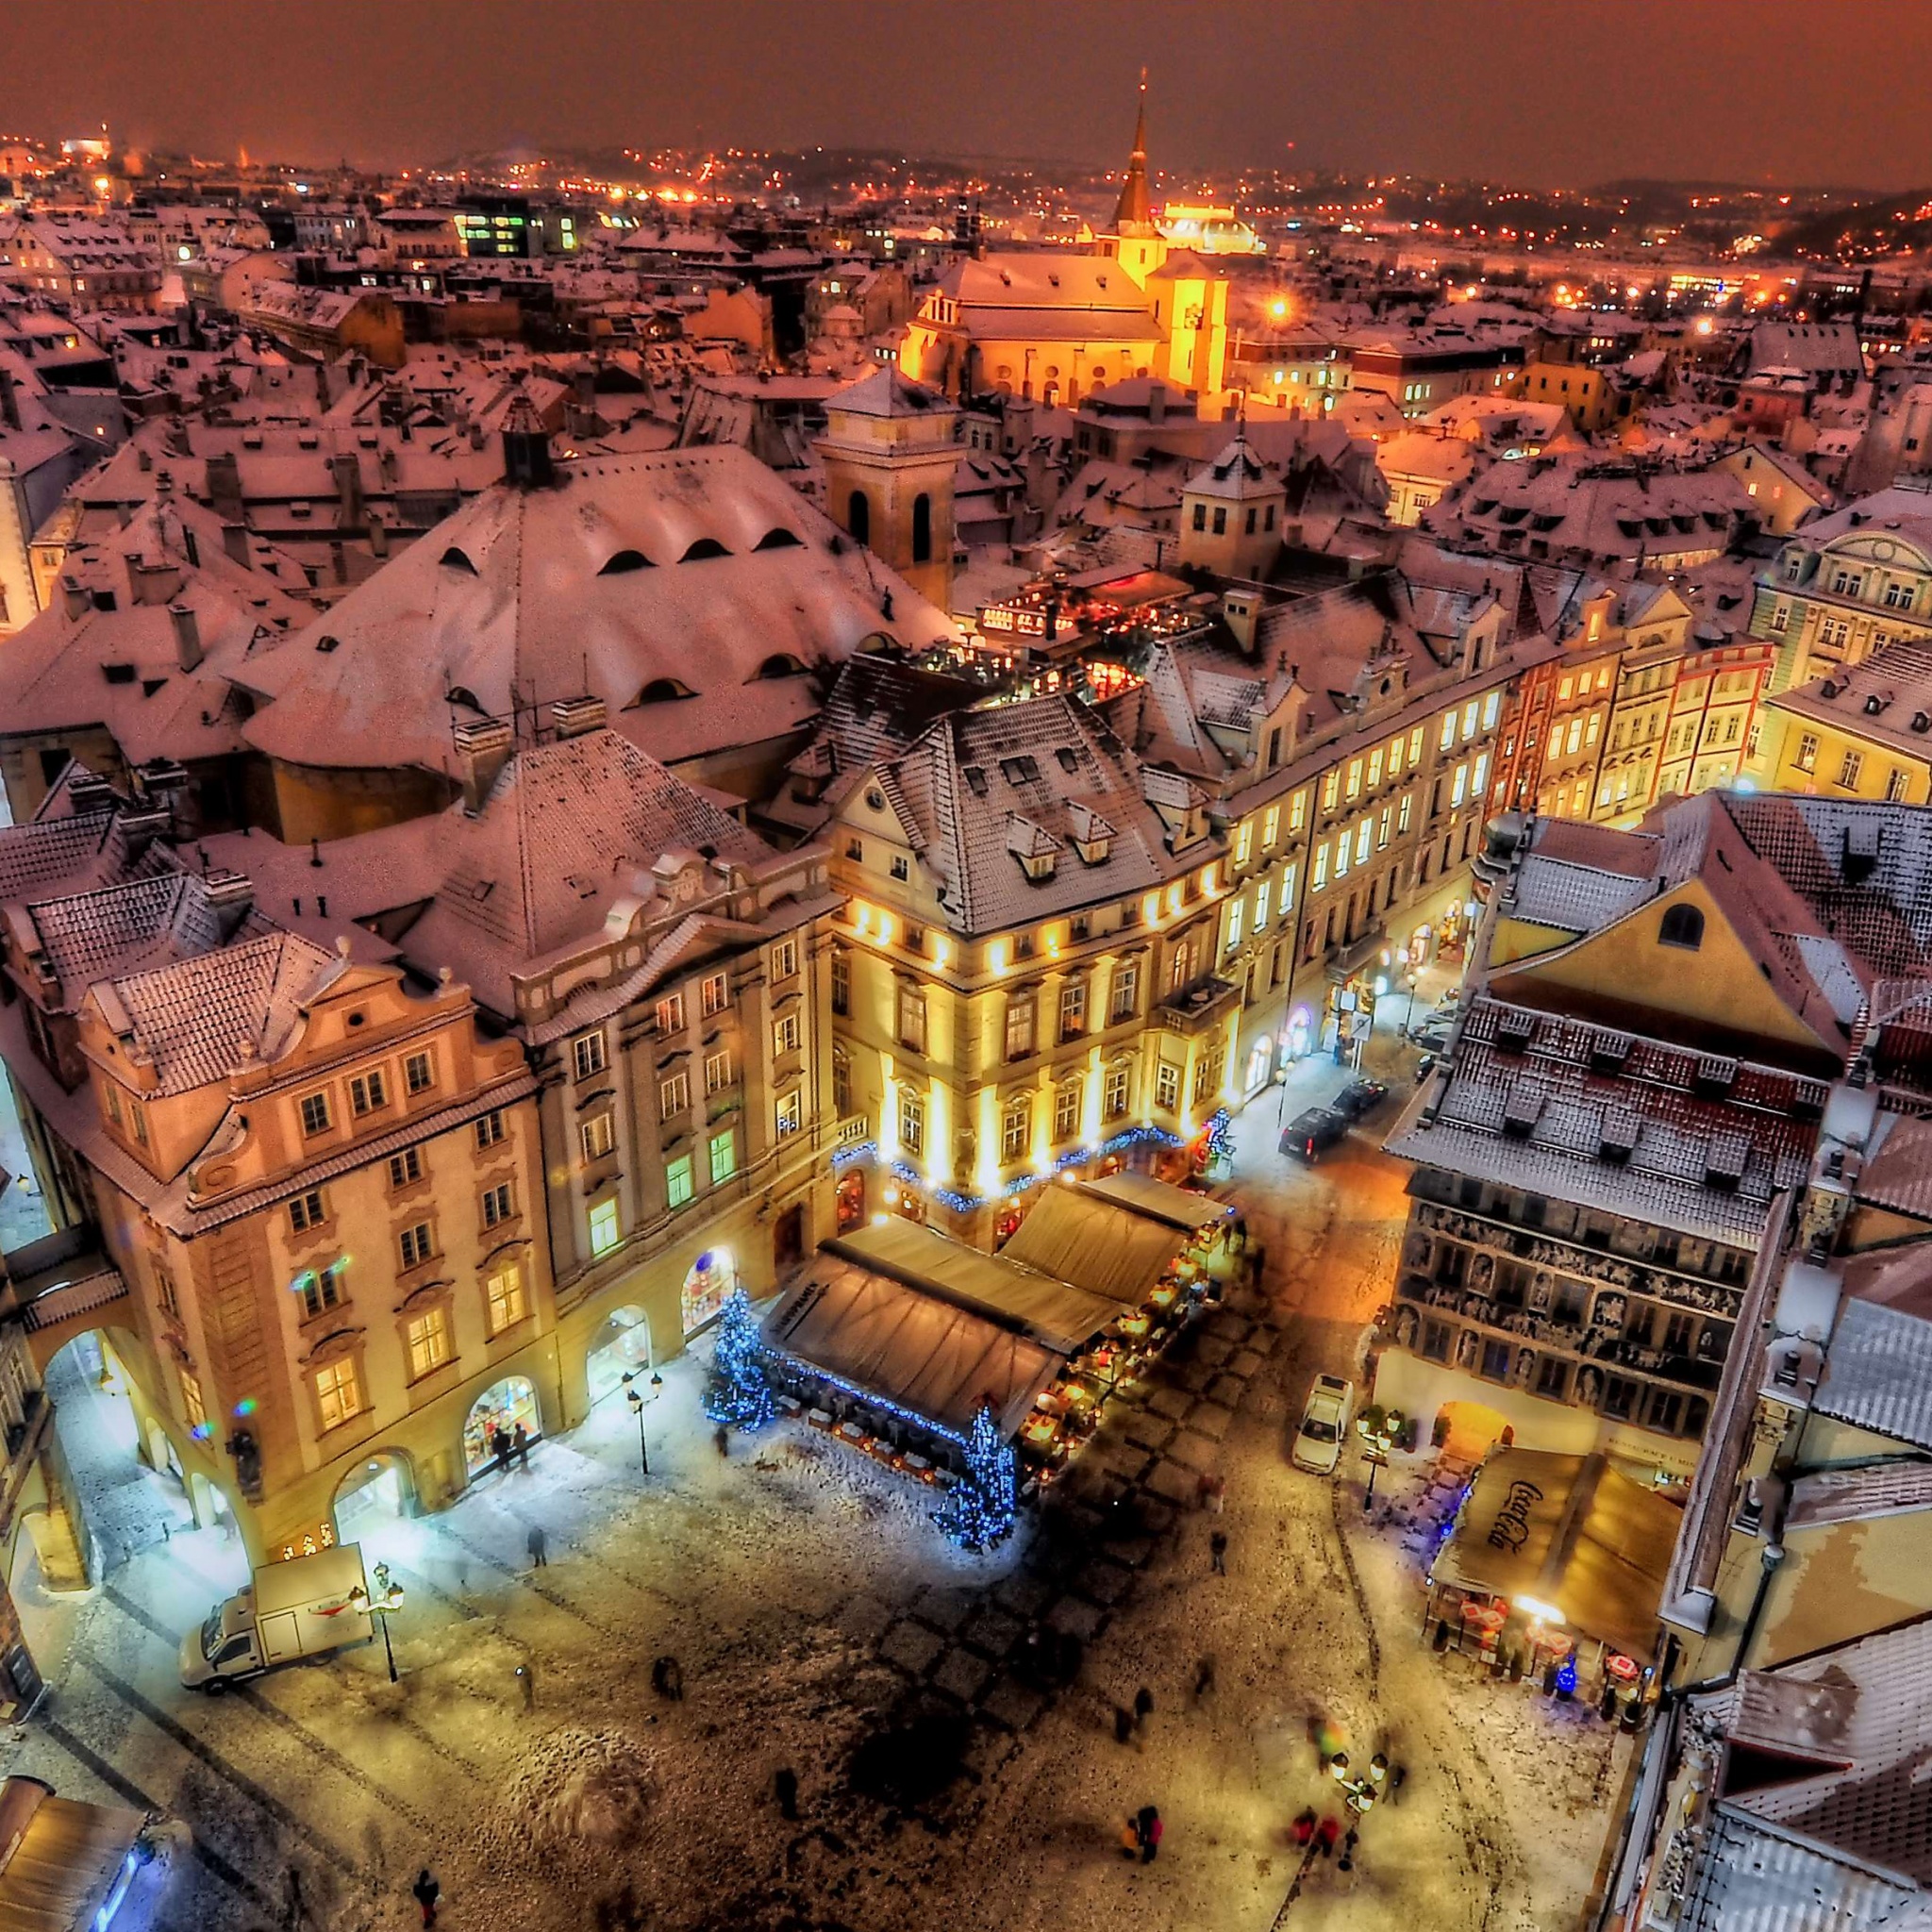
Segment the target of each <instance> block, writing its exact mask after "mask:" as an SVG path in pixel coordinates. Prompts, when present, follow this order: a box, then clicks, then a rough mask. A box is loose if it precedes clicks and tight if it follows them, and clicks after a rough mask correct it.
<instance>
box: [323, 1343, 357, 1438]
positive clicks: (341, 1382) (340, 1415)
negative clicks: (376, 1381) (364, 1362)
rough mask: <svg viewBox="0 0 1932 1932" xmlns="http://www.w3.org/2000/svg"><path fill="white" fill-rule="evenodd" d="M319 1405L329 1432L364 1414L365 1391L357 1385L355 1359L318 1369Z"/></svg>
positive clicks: (325, 1428)
mask: <svg viewBox="0 0 1932 1932" xmlns="http://www.w3.org/2000/svg"><path fill="white" fill-rule="evenodd" d="M315 1404H316V1407H317V1408H318V1409H319V1410H320V1412H321V1415H322V1426H323V1430H324V1432H325V1433H326V1432H327V1431H328V1430H330V1429H333V1428H337V1427H339V1426H340V1425H341V1424H343V1423H345V1422H349V1421H352V1420H353V1419H354V1418H355V1417H356V1416H358V1415H360V1414H361V1412H362V1391H361V1390H360V1389H359V1388H358V1386H357V1382H356V1363H355V1360H354V1358H353V1357H345V1358H344V1359H342V1360H341V1361H339V1362H330V1363H328V1364H327V1365H326V1366H325V1367H323V1368H320V1369H317V1370H316V1372H315Z"/></svg>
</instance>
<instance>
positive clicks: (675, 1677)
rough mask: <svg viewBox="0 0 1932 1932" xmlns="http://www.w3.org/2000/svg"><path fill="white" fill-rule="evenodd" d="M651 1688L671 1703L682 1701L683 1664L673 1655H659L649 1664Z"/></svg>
mask: <svg viewBox="0 0 1932 1932" xmlns="http://www.w3.org/2000/svg"><path fill="white" fill-rule="evenodd" d="M651 1689H652V1690H653V1691H656V1692H657V1693H658V1696H659V1697H662V1698H666V1699H668V1700H669V1701H670V1702H671V1703H673V1704H681V1703H682V1702H683V1701H684V1666H683V1665H682V1664H680V1663H679V1662H678V1661H677V1659H676V1658H675V1657H658V1659H657V1660H656V1661H655V1662H654V1663H653V1664H652V1665H651Z"/></svg>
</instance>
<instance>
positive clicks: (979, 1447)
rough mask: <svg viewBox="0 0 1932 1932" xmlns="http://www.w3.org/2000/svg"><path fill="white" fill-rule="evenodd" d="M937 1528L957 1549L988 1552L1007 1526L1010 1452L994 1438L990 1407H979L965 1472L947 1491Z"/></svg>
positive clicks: (995, 1429) (1006, 1532) (1010, 1515)
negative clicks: (956, 1545)
mask: <svg viewBox="0 0 1932 1932" xmlns="http://www.w3.org/2000/svg"><path fill="white" fill-rule="evenodd" d="M939 1524H940V1527H941V1529H943V1530H944V1531H945V1533H946V1534H947V1535H948V1536H949V1537H951V1538H952V1540H953V1541H955V1542H956V1543H958V1545H959V1547H960V1548H961V1549H962V1550H972V1551H974V1553H975V1554H976V1553H977V1552H979V1551H981V1550H990V1549H991V1547H992V1546H993V1544H995V1543H996V1542H999V1541H1002V1540H1003V1539H1005V1538H1006V1537H1007V1536H1008V1535H1009V1534H1010V1533H1011V1531H1012V1527H1013V1452H1012V1450H1011V1449H1009V1448H1008V1446H1007V1444H1006V1443H1005V1442H1004V1441H1002V1440H1001V1438H1000V1431H999V1424H997V1423H995V1422H994V1421H993V1419H992V1407H991V1404H990V1403H981V1404H980V1407H979V1413H978V1414H977V1415H976V1416H974V1418H973V1435H972V1439H971V1440H970V1441H968V1442H967V1444H966V1474H965V1475H964V1476H963V1477H962V1478H961V1479H960V1480H959V1481H958V1482H957V1483H955V1484H954V1486H953V1488H952V1489H951V1491H948V1493H947V1496H946V1500H945V1503H944V1505H943V1506H942V1507H941V1509H940V1510H939Z"/></svg>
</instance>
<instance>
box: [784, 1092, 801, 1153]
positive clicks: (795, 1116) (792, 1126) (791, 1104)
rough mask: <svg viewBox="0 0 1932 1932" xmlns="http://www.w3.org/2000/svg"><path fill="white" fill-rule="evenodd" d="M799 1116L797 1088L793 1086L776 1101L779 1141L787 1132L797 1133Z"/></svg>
mask: <svg viewBox="0 0 1932 1932" xmlns="http://www.w3.org/2000/svg"><path fill="white" fill-rule="evenodd" d="M801 1117H802V1116H801V1114H800V1112H799V1096H798V1089H797V1088H795V1087H794V1088H793V1089H792V1090H791V1092H790V1093H787V1094H785V1095H784V1096H783V1097H782V1098H781V1099H780V1100H779V1102H778V1138H779V1139H780V1140H781V1141H782V1140H783V1139H784V1138H785V1136H786V1135H787V1134H795V1133H797V1131H798V1124H799V1121H800V1119H801Z"/></svg>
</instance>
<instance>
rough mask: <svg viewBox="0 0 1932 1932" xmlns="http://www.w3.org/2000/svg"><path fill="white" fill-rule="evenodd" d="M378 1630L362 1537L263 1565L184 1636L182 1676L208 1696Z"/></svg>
mask: <svg viewBox="0 0 1932 1932" xmlns="http://www.w3.org/2000/svg"><path fill="white" fill-rule="evenodd" d="M374 1635H375V1623H374V1621H373V1620H372V1619H371V1616H370V1613H369V1579H368V1578H367V1577H366V1576H365V1575H364V1574H363V1573H362V1549H361V1545H360V1544H359V1543H343V1544H341V1546H340V1547H339V1548H336V1549H333V1550H318V1551H317V1552H316V1553H315V1555H314V1556H312V1557H293V1558H291V1560H290V1561H288V1562H285V1563H264V1564H263V1565H262V1567H261V1568H260V1569H259V1570H258V1571H257V1572H256V1573H255V1580H254V1582H252V1583H251V1584H250V1585H249V1586H248V1588H247V1589H246V1590H243V1591H238V1592H237V1593H236V1594H235V1595H234V1596H231V1597H230V1598H228V1600H227V1601H226V1602H225V1603H220V1604H217V1605H216V1606H215V1607H214V1608H213V1609H211V1610H210V1611H209V1612H208V1618H207V1621H206V1622H204V1623H203V1624H200V1625H199V1626H198V1627H197V1628H195V1629H193V1630H191V1631H190V1632H189V1633H188V1634H187V1636H185V1637H184V1638H183V1639H182V1640H181V1681H182V1683H183V1684H184V1685H185V1686H186V1687H187V1688H188V1689H189V1690H191V1691H208V1693H209V1694H210V1695H213V1694H215V1693H217V1692H220V1691H225V1690H226V1689H227V1687H228V1686H229V1685H230V1684H232V1683H234V1682H235V1681H236V1680H237V1679H238V1678H241V1677H252V1676H255V1675H256V1674H258V1673H259V1672H262V1671H268V1670H273V1669H274V1668H275V1665H276V1664H282V1663H287V1662H289V1661H290V1659H291V1658H292V1657H324V1656H326V1655H327V1654H328V1653H329V1652H330V1651H333V1650H341V1648H342V1647H343V1646H344V1645H345V1644H350V1643H364V1642H367V1641H368V1640H369V1639H370V1638H371V1637H373V1636H374Z"/></svg>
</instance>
